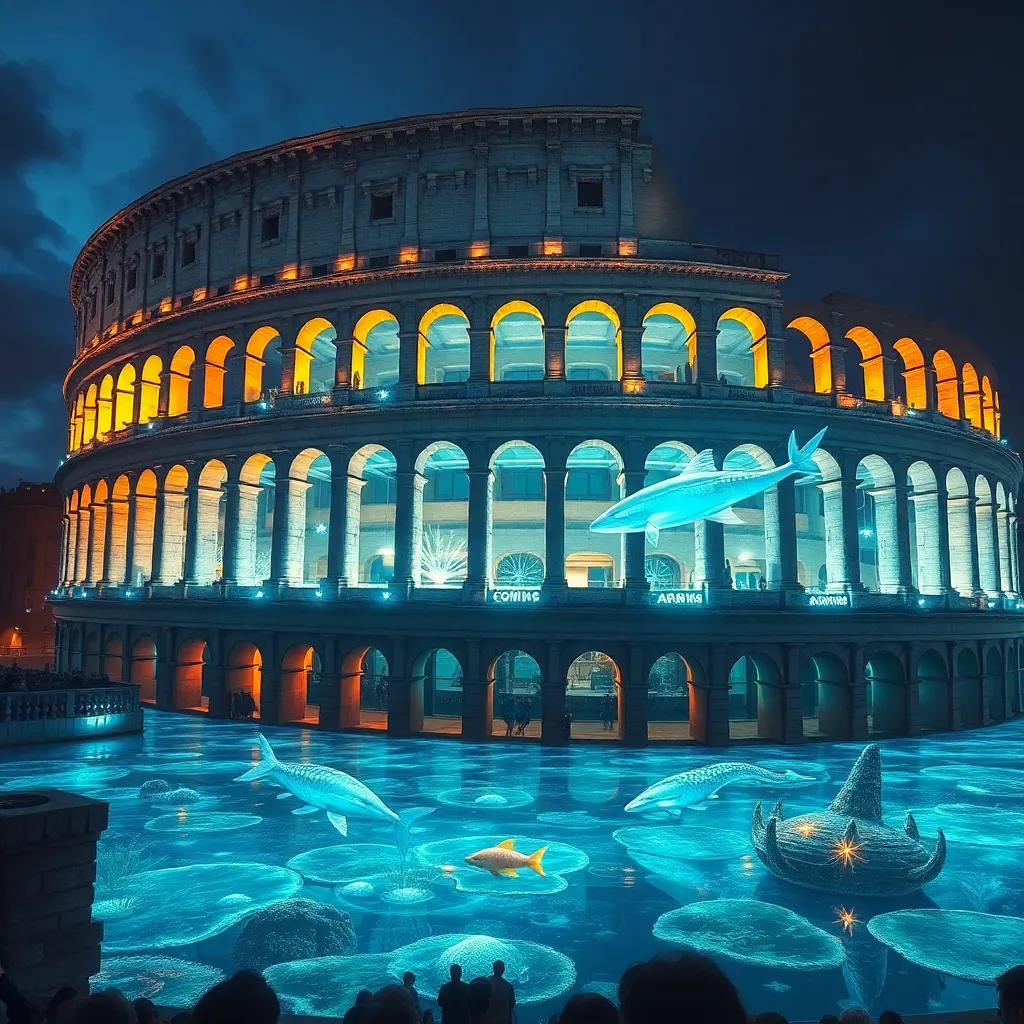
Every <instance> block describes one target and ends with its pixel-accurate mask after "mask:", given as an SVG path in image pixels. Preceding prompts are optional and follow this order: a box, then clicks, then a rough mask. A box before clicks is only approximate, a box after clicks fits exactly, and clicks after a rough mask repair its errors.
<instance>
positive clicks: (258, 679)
mask: <svg viewBox="0 0 1024 1024" xmlns="http://www.w3.org/2000/svg"><path fill="white" fill-rule="evenodd" d="M224 689H225V690H226V691H227V701H228V706H229V707H232V702H233V696H234V694H243V693H244V694H248V695H249V696H250V697H251V698H252V700H253V704H254V706H255V710H254V711H253V712H252V717H253V718H254V719H258V718H259V717H260V706H261V701H262V699H263V654H262V652H261V651H260V649H259V648H258V647H257V646H256V645H255V644H252V643H249V642H248V641H242V642H241V643H237V644H235V645H234V647H232V648H231V650H230V651H228V658H227V664H226V665H225V669H224ZM243 713H245V714H246V717H248V714H247V711H244V712H243Z"/></svg>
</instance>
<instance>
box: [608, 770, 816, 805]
mask: <svg viewBox="0 0 1024 1024" xmlns="http://www.w3.org/2000/svg"><path fill="white" fill-rule="evenodd" d="M813 781H814V780H813V779H810V778H808V777H807V776H805V775H798V774H797V773H796V772H794V771H789V770H788V769H787V770H786V771H784V772H770V771H768V769H767V768H761V767H760V766H758V765H756V764H743V763H742V762H738V761H737V762H733V761H722V762H720V763H719V764H708V765H705V766H704V767H703V768H694V769H693V770H692V771H688V772H680V773H679V774H678V775H671V776H669V777H668V778H667V779H662V780H661V782H656V783H655V784H654V785H653V786H650V787H649V788H648V789H645V790H644V791H643V792H642V793H641V794H640V795H639V796H637V797H634V798H633V799H632V800H630V801H629V803H628V804H626V807H625V810H626V813H627V814H655V813H658V812H665V813H667V814H668V815H669V817H676V816H678V815H679V814H680V813H681V812H682V809H683V808H684V807H689V808H692V809H693V810H701V811H702V810H704V808H703V807H700V806H699V805H700V804H701V803H702V802H703V801H705V800H711V799H714V796H715V794H716V793H717V792H718V791H719V790H720V789H721V788H722V787H723V786H728V785H729V783H730V782H763V783H765V784H767V785H772V786H787V785H788V786H793V785H798V784H799V783H802V782H813Z"/></svg>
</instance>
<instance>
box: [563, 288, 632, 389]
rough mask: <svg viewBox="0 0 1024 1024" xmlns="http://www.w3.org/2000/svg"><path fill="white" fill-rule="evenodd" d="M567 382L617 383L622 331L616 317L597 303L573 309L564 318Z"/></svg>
mask: <svg viewBox="0 0 1024 1024" xmlns="http://www.w3.org/2000/svg"><path fill="white" fill-rule="evenodd" d="M565 376H566V379H567V380H619V379H620V378H621V377H622V329H621V325H620V323H619V314H618V313H616V312H615V310H614V309H613V308H612V307H611V306H609V305H608V303H607V302H602V301H601V300H600V299H587V300H586V301H585V302H581V303H579V304H578V305H576V306H574V307H573V308H572V309H571V310H570V311H569V315H568V316H567V317H566V318H565Z"/></svg>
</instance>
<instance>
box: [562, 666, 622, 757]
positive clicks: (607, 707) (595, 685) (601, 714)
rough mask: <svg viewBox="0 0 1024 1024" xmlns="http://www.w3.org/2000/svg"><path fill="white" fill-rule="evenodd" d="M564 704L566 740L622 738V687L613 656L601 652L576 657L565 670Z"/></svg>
mask: <svg viewBox="0 0 1024 1024" xmlns="http://www.w3.org/2000/svg"><path fill="white" fill-rule="evenodd" d="M565 707H566V711H567V712H568V713H569V716H570V722H569V736H568V737H567V739H591V740H595V739H596V740H621V739H622V731H623V722H622V686H621V676H620V674H619V666H618V665H616V664H615V661H614V659H612V658H610V657H608V655H607V654H604V653H603V652H602V651H587V652H585V653H584V654H581V655H580V656H579V657H578V658H576V659H575V660H574V661H573V663H572V664H571V665H570V666H569V671H568V672H567V673H566V679H565Z"/></svg>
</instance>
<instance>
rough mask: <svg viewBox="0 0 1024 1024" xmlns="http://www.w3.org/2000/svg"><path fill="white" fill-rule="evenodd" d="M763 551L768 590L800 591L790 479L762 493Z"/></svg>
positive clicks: (792, 484)
mask: <svg viewBox="0 0 1024 1024" xmlns="http://www.w3.org/2000/svg"><path fill="white" fill-rule="evenodd" d="M773 533H774V536H772V534H773ZM764 550H765V556H766V557H765V561H766V562H767V570H768V586H769V587H770V588H771V589H772V590H801V589H802V588H801V586H800V580H799V574H798V572H797V557H796V487H795V481H794V478H793V477H791V476H789V477H786V479H785V480H780V481H779V482H778V483H777V484H776V485H775V486H774V487H770V488H769V489H768V490H767V491H765V492H764Z"/></svg>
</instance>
